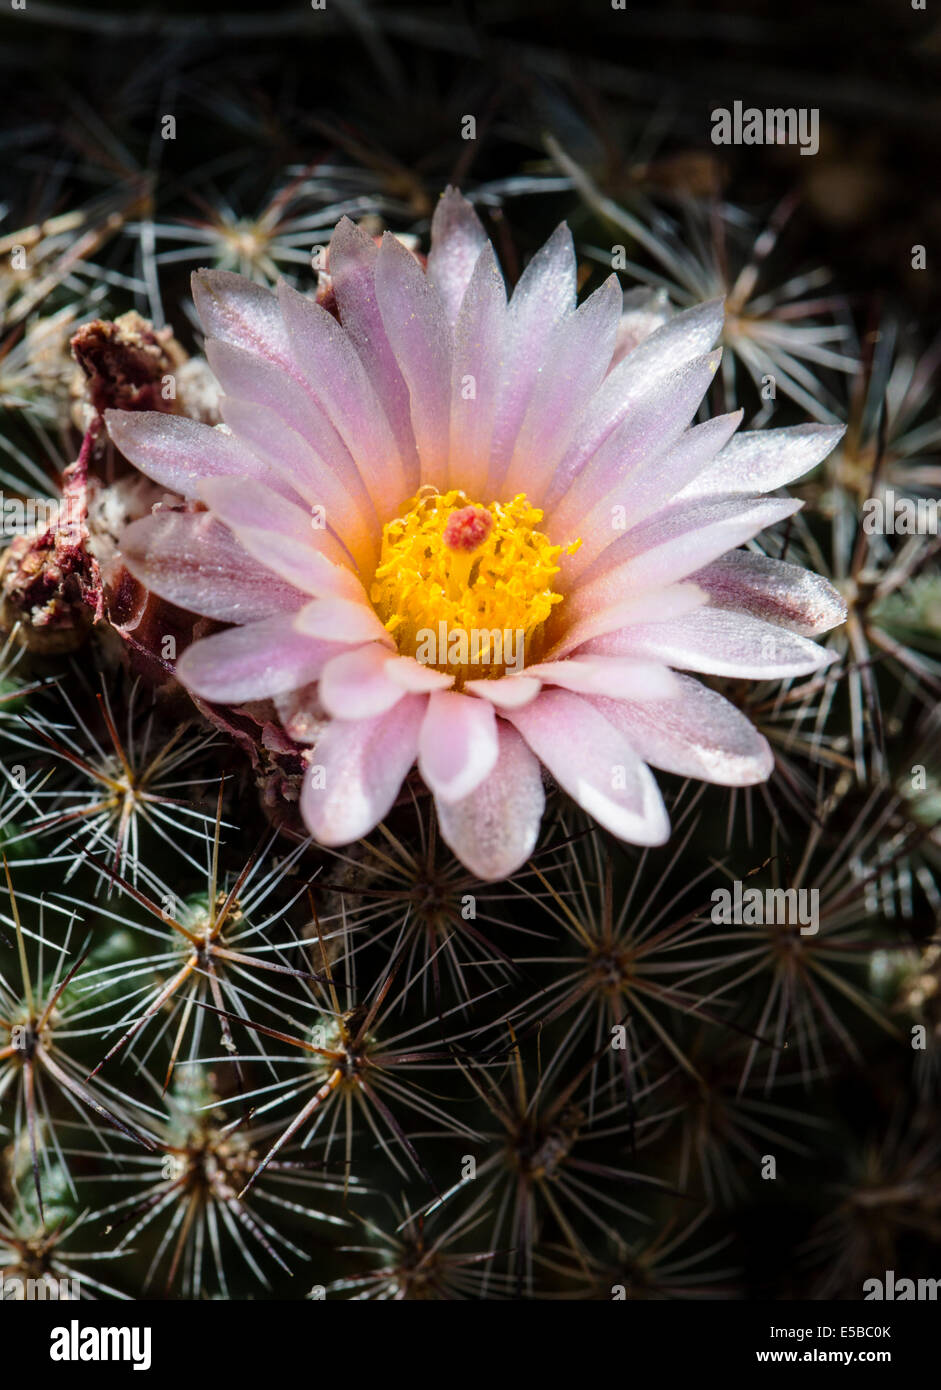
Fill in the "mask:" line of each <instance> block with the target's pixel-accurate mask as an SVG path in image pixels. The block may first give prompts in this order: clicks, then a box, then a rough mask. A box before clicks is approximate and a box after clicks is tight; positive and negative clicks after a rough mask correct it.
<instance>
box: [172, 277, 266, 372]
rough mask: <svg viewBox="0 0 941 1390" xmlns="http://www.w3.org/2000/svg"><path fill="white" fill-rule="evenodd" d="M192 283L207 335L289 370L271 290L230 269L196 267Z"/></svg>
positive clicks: (194, 298) (194, 299) (198, 310)
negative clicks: (201, 268)
mask: <svg viewBox="0 0 941 1390" xmlns="http://www.w3.org/2000/svg"><path fill="white" fill-rule="evenodd" d="M191 284H192V291H193V302H194V304H195V305H196V312H197V313H198V314H199V321H200V323H201V324H202V326H203V329H204V331H205V334H206V337H207V338H218V339H220V340H221V341H222V342H225V343H232V344H233V345H234V346H235V347H238V348H247V349H248V351H250V352H252V353H254V354H255V355H256V356H258V357H263V358H265V360H266V361H268V362H271V363H274V364H275V365H277V366H278V367H280V368H281V369H282V371H290V370H291V350H290V347H289V345H288V341H287V335H286V333H285V331H284V324H283V323H282V321H281V313H280V310H279V308H278V301H277V299H276V298H275V297H274V295H273V294H272V292H271V290H268V289H265V288H264V286H262V285H256V284H255V282H254V281H253V280H249V279H248V278H247V277H246V276H244V275H236V274H234V272H233V271H231V270H196V271H194V272H193V276H192V282H191Z"/></svg>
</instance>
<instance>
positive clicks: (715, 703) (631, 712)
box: [588, 676, 774, 787]
mask: <svg viewBox="0 0 941 1390" xmlns="http://www.w3.org/2000/svg"><path fill="white" fill-rule="evenodd" d="M677 680H678V681H679V682H680V686H681V692H680V694H679V695H678V696H677V697H675V698H674V699H671V700H664V701H663V702H662V703H657V702H647V701H643V702H635V703H632V702H631V701H629V700H608V699H603V698H600V697H596V696H589V697H588V698H589V699H590V700H591V702H592V703H593V704H594V705H596V706H597V708H598V710H599V711H600V712H601V713H602V714H603V715H604V716H605V718H606V719H608V720H610V721H611V723H612V724H614V725H616V726H617V728H619V729H620V730H621V731H622V733H623V734H624V736H625V738H627V739H629V740H630V742H631V744H632V745H633V746H634V748H636V750H637V752H638V753H639V755H640V756H641V757H642V758H643V759H644V761H645V762H648V763H652V764H653V766H654V767H659V768H662V770H663V771H664V772H674V773H676V775H677V776H678V777H695V778H699V779H700V780H701V781H704V782H717V783H718V784H719V785H720V786H723V787H750V786H753V785H754V784H755V783H756V782H764V781H766V780H767V778H768V777H770V775H771V772H772V769H773V767H774V755H773V753H772V752H771V749H770V748H769V746H768V742H767V740H766V739H765V738H763V737H762V735H761V734H759V732H758V730H757V729H755V728H754V726H753V725H752V724H750V723H749V721H748V720H747V719H746V718H745V716H744V714H742V713H741V712H740V711H739V710H737V709H736V708H735V706H734V705H730V704H729V702H728V700H724V699H723V698H722V696H721V695H717V694H716V692H715V691H714V690H708V689H707V688H706V687H705V686H704V685H701V684H700V683H699V681H696V680H692V679H691V678H690V677H689V676H678V677H677Z"/></svg>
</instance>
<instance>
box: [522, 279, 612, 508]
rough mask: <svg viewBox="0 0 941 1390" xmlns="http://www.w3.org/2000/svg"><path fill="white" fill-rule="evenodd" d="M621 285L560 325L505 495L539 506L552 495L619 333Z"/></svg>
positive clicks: (603, 291)
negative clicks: (565, 455)
mask: <svg viewBox="0 0 941 1390" xmlns="http://www.w3.org/2000/svg"><path fill="white" fill-rule="evenodd" d="M621 299H622V295H621V287H620V285H619V283H618V279H617V276H616V275H611V276H610V277H609V278H608V279H607V280H606V281H605V282H604V284H603V285H602V286H601V287H600V289H597V290H595V292H594V294H592V295H590V296H589V298H588V299H586V300H585V302H584V303H583V304H580V305H579V307H578V308H577V309H576V310H575V312H574V313H573V314H569V315H568V316H567V317H566V318H564V319H563V320H562V322H561V323H560V324H558V325H557V327H556V328H555V330H554V331H553V332H552V334H551V335H550V337H549V340H548V342H547V344H546V355H545V363H544V364H543V366H542V368H541V369H540V372H539V375H538V378H537V380H536V383H535V386H534V388H533V393H532V396H531V397H530V402H529V406H528V408H527V411H526V415H525V417H524V419H523V423H522V425H521V426H520V431H519V434H518V435H517V437H516V443H515V445H514V448H513V456H512V458H511V459H510V463H509V467H508V468H507V471H506V474H505V476H504V478H503V494H504V496H505V497H515V496H516V494H517V493H519V492H525V493H526V495H527V497H528V498H529V499H530V501H531V502H533V503H534V504H535V505H536V506H537V507H538V506H540V505H541V504H542V499H543V498H544V497H545V495H546V492H547V491H548V489H549V487H550V484H551V482H552V479H553V477H554V475H555V472H556V470H557V468H558V464H559V460H560V459H561V457H562V455H563V453H564V452H565V448H566V446H567V444H568V442H569V440H570V439H571V437H572V433H573V431H574V430H575V429H576V427H577V425H578V419H579V415H580V414H581V412H582V410H583V409H584V408H585V405H586V404H587V402H588V401H589V400H590V399H591V397H592V396H593V395H594V393H595V391H596V390H597V388H598V386H599V385H600V383H601V381H602V379H603V377H604V374H605V372H606V371H607V369H608V363H609V362H610V361H611V354H612V352H613V351H614V340H615V337H616V335H617V327H618V317H619V315H620V312H621Z"/></svg>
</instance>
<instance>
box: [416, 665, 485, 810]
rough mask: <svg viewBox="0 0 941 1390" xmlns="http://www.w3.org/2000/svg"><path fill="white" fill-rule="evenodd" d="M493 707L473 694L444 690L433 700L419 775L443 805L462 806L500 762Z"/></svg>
mask: <svg viewBox="0 0 941 1390" xmlns="http://www.w3.org/2000/svg"><path fill="white" fill-rule="evenodd" d="M497 751H498V749H497V721H496V716H495V715H494V712H493V706H492V705H490V704H487V703H486V701H484V700H478V699H476V698H475V697H474V696H473V695H461V694H459V693H458V692H457V691H454V690H441V691H438V692H436V693H435V694H434V695H432V696H430V698H429V700H428V711H427V713H426V715H425V718H424V720H423V722H422V726H421V734H420V736H419V740H418V770H419V772H420V773H421V775H422V780H423V781H424V783H425V785H426V786H427V787H428V788H429V789H430V790H431V791H432V792H434V795H435V799H436V800H438V801H445V802H450V801H460V800H462V799H463V798H464V797H466V796H469V795H470V794H471V792H473V791H474V790H475V789H476V788H477V787H479V786H480V784H481V782H483V780H484V778H485V777H487V776H489V774H490V773H491V772H492V771H493V768H494V765H495V763H496V761H497Z"/></svg>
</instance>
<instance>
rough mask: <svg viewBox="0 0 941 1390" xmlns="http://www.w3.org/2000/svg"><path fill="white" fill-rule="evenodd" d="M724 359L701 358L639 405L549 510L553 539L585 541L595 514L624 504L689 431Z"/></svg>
mask: <svg viewBox="0 0 941 1390" xmlns="http://www.w3.org/2000/svg"><path fill="white" fill-rule="evenodd" d="M719 359H720V354H719V353H718V352H714V353H710V354H709V356H708V357H697V358H696V359H694V361H692V362H689V363H687V364H686V365H685V366H683V367H680V368H679V369H678V370H677V371H676V372H674V373H673V375H672V376H670V377H669V378H667V379H665V380H664V381H663V382H658V383H657V384H656V385H654V386H652V387H651V388H650V390H649V391H648V392H647V394H646V395H645V396H643V397H642V398H640V399H638V400H637V402H636V403H635V407H634V409H633V410H632V411H631V412H630V413H629V414H628V416H627V417H626V418H625V419H624V420H622V422H621V424H620V425H619V426H618V427H617V429H615V430H613V431H612V433H611V434H610V435H609V436H608V438H607V439H606V440H605V442H604V444H602V446H601V447H600V449H599V450H598V451H597V453H596V454H595V455H594V456H593V457H592V459H591V460H590V461H589V462H588V463H587V464H586V466H585V467H584V468H583V469H582V471H581V472H580V473H579V475H578V477H577V478H576V479H575V481H574V482H573V483H572V486H571V487H570V488H569V489H568V491H567V492H566V493H565V495H564V497H562V498H561V500H560V501H559V502H558V503H557V504H556V505H555V506H554V507H552V508H547V509H546V516H547V519H548V521H549V523H550V526H551V529H552V534H553V536H565V537H571V538H572V539H574V538H575V537H576V536H582V535H583V533H584V531H585V517H586V516H587V515H588V513H589V512H597V509H598V508H599V506H600V504H601V503H602V502H603V501H604V500H605V499H607V498H610V499H611V500H612V501H614V500H617V501H621V500H623V496H624V493H625V492H626V491H627V490H628V489H629V488H630V485H631V476H632V474H633V473H634V472H635V470H636V469H638V468H640V467H641V465H646V466H648V467H649V466H650V465H651V463H652V461H653V460H654V459H657V458H659V457H661V456H662V455H663V454H665V453H666V451H667V450H668V449H669V448H670V446H671V445H672V444H675V443H676V441H677V440H678V439H679V437H680V435H681V434H682V433H683V431H684V430H685V429H686V427H687V425H688V424H689V422H690V420H691V419H692V417H693V414H694V413H695V411H696V408H697V406H698V405H699V403H700V401H701V400H702V398H703V396H704V395H705V393H706V390H707V389H708V386H709V383H710V382H711V381H712V378H713V377H714V376H715V373H716V369H717V367H718V365H719ZM628 360H630V359H628ZM615 493H617V498H616V499H615V497H614V496H613V494H615ZM607 534H608V531H607V530H605V531H604V532H603V535H602V539H606V538H607ZM585 539H586V541H592V540H593V537H592V533H591V532H588V533H587V535H585ZM573 563H574V565H575V568H576V569H577V568H578V567H579V566H583V565H584V561H579V560H578V558H577V556H576V557H575V560H574V561H573Z"/></svg>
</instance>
